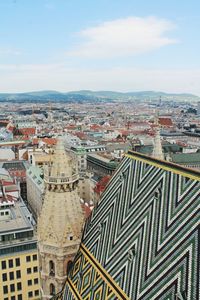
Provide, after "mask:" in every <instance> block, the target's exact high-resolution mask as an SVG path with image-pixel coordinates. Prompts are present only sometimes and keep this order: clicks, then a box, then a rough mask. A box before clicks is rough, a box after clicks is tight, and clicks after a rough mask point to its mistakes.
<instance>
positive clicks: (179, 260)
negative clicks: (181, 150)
mask: <svg viewBox="0 0 200 300" xmlns="http://www.w3.org/2000/svg"><path fill="white" fill-rule="evenodd" d="M199 190H200V173H199V172H197V171H193V170H189V169H186V168H183V167H181V166H178V165H176V164H173V163H169V162H166V161H160V160H158V159H156V158H150V157H148V156H146V155H142V154H139V153H136V152H132V151H130V152H129V153H128V154H127V155H126V157H125V158H124V159H123V161H122V163H121V164H120V166H119V167H118V169H117V171H116V172H115V174H114V176H113V177H112V178H111V180H110V182H109V184H108V186H107V188H106V190H105V192H104V193H103V196H102V198H101V200H100V202H99V204H98V205H97V206H96V207H95V208H94V210H93V212H92V214H91V216H90V218H89V219H88V220H87V222H86V225H85V228H84V232H83V236H82V242H81V245H80V249H79V251H78V253H77V255H76V257H75V260H74V262H73V267H72V269H71V270H70V272H69V274H68V278H67V281H66V284H65V287H64V290H63V299H67V300H71V299H73V297H75V296H76V298H77V299H101V300H104V299H120V300H121V299H123V300H124V299H126V300H128V299H133V300H149V299H159V300H161V299H167V298H169V297H170V298H171V299H175V298H176V297H179V296H180V293H182V294H181V295H185V297H186V298H188V299H197V298H198V289H197V287H198V276H199V274H198V268H197V264H198V259H197V257H198V244H199V242H200V241H199V240H198V231H197V230H198V221H199V219H198V217H197V214H196V213H197V209H198V205H199V201H200V195H199ZM77 282H78V283H79V284H77ZM186 283H187V284H186ZM185 284H186V285H185ZM186 286H187V289H186V288H185V287H186ZM179 291H180V292H179ZM87 297H89V298H87Z"/></svg>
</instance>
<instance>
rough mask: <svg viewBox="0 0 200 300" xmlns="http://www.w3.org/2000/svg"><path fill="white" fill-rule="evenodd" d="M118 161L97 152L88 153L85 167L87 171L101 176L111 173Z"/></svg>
mask: <svg viewBox="0 0 200 300" xmlns="http://www.w3.org/2000/svg"><path fill="white" fill-rule="evenodd" d="M118 164H119V163H118V162H117V161H115V160H112V159H109V158H106V157H103V156H101V155H98V154H96V153H95V154H88V156H87V168H88V170H89V171H91V172H94V173H97V174H101V175H102V176H106V175H112V174H113V173H114V171H115V170H116V168H117V166H118Z"/></svg>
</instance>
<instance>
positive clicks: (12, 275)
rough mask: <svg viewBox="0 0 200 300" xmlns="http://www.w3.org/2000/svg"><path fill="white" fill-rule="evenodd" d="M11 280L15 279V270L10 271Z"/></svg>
mask: <svg viewBox="0 0 200 300" xmlns="http://www.w3.org/2000/svg"><path fill="white" fill-rule="evenodd" d="M9 277H10V280H14V272H10V273H9Z"/></svg>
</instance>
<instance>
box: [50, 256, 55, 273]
mask: <svg viewBox="0 0 200 300" xmlns="http://www.w3.org/2000/svg"><path fill="white" fill-rule="evenodd" d="M49 275H50V276H55V264H54V262H53V260H50V261H49Z"/></svg>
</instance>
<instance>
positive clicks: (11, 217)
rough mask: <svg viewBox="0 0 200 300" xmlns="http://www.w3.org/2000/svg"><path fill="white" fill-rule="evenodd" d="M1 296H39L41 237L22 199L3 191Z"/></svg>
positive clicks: (23, 299) (10, 299) (18, 299)
mask: <svg viewBox="0 0 200 300" xmlns="http://www.w3.org/2000/svg"><path fill="white" fill-rule="evenodd" d="M0 299H1V300H27V299H33V300H39V299H40V284H39V266H38V252H37V239H36V237H35V234H34V228H33V224H32V216H31V214H30V212H29V211H28V210H27V208H26V206H25V204H24V202H23V201H22V200H21V199H18V200H16V197H12V196H11V195H10V194H7V193H5V192H3V193H2V194H1V195H0Z"/></svg>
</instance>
